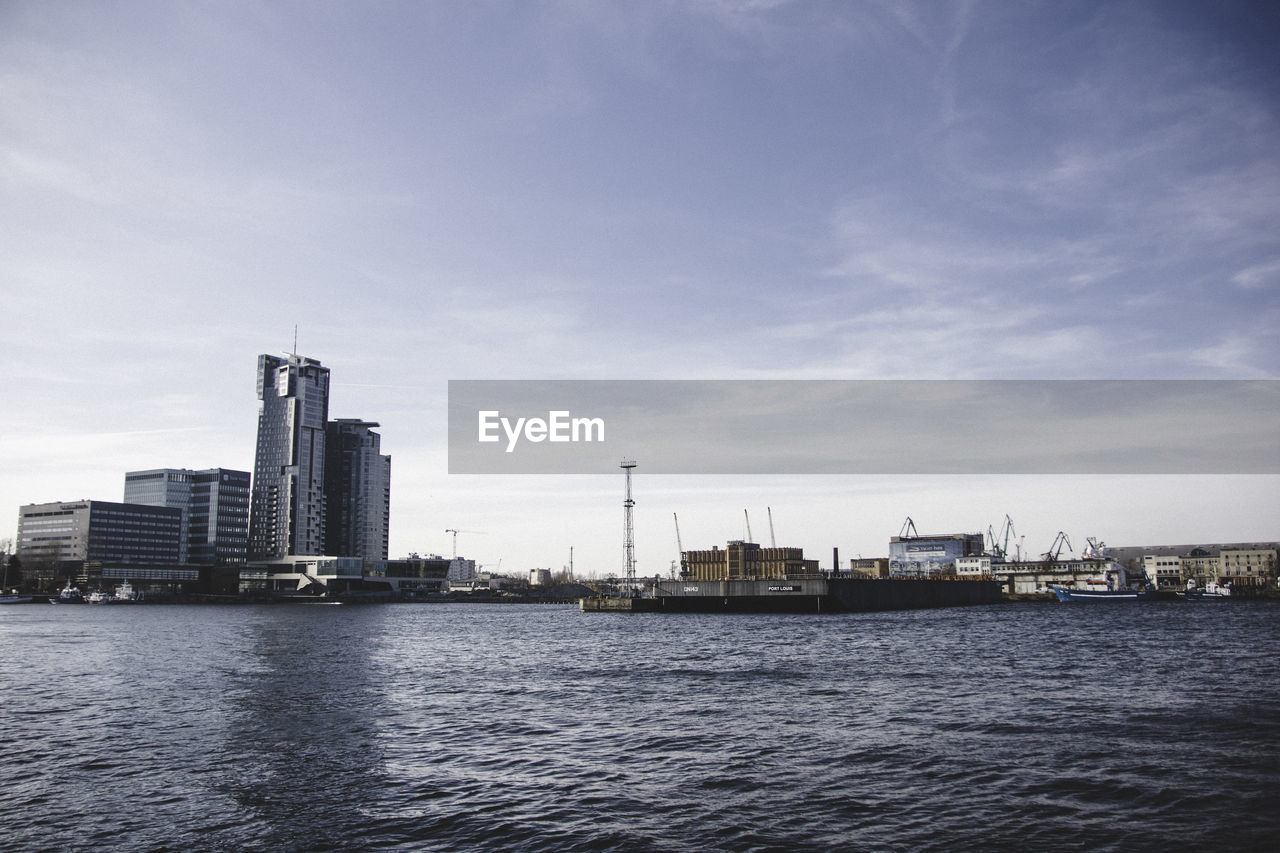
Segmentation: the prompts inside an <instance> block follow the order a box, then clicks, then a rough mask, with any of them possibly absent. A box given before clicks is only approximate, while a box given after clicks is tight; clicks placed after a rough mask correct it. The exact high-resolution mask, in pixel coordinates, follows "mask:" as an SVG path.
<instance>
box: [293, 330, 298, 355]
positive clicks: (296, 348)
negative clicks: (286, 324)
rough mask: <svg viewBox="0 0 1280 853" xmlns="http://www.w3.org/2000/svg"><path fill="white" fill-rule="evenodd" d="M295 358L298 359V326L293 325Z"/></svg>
mask: <svg viewBox="0 0 1280 853" xmlns="http://www.w3.org/2000/svg"><path fill="white" fill-rule="evenodd" d="M293 357H294V358H297V357H298V324H297V323H294V324H293Z"/></svg>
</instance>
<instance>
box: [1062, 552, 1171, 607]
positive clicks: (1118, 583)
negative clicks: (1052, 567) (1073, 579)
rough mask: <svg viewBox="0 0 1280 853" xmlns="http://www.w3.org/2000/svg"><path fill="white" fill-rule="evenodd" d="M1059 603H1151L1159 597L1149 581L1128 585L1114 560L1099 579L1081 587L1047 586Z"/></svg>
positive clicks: (1094, 579) (1144, 578) (1125, 575)
mask: <svg viewBox="0 0 1280 853" xmlns="http://www.w3.org/2000/svg"><path fill="white" fill-rule="evenodd" d="M1049 589H1050V591H1052V592H1053V594H1054V595H1056V596H1058V600H1059V601H1073V602H1079V601H1153V600H1155V599H1157V598H1159V596H1160V592H1159V590H1158V589H1157V588H1156V586H1155V584H1153V583H1151V581H1150V579H1149V578H1147V577H1145V576H1144V577H1143V579H1142V581H1141V582H1140V583H1130V582H1129V577H1128V573H1127V572H1126V570H1125V567H1124V566H1122V565H1120V564H1119V563H1117V562H1116V561H1114V560H1111V561H1110V562H1108V563H1107V565H1106V568H1105V569H1104V570H1103V572H1102V576H1101V577H1097V578H1089V579H1088V580H1086V581H1085V582H1084V586H1082V587H1074V586H1063V585H1061V584H1049Z"/></svg>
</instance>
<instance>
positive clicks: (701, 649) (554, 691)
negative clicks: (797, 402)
mask: <svg viewBox="0 0 1280 853" xmlns="http://www.w3.org/2000/svg"><path fill="white" fill-rule="evenodd" d="M1278 623H1280V606H1277V605H1274V604H1268V603H1265V602H1257V603H1246V602H1229V603H1228V602H1222V603H1209V604H1185V603H1177V604H1175V603H1169V604H1163V603H1162V604H1150V605H1132V604H1130V605H1092V606H1090V605H1062V604H1056V603H1055V604H1006V605H998V606H990V607H971V608H955V609H948V610H935V611H911V612H897V613H878V614H851V615H844V616H834V615H832V616H823V617H816V616H722V615H684V616H675V615H664V614H626V615H624V614H582V613H579V612H578V611H577V610H576V609H573V608H570V607H560V606H554V607H553V606H531V605H523V606H522V605H385V606H339V607H322V606H306V605H297V606H284V605H277V606H261V607H256V606H254V607H251V606H230V607H215V606H208V607H201V606H187V607H181V606H159V605H147V606H137V607H101V608H99V607H92V606H80V607H65V606H64V607H50V606H41V605H27V606H16V607H6V608H3V609H2V610H0V677H3V685H4V687H3V693H0V726H2V730H3V732H4V735H5V738H6V741H5V747H4V748H5V753H6V754H5V757H4V761H3V762H2V763H0V813H2V814H3V815H4V831H3V833H2V834H0V849H5V850H97V849H104V848H107V849H119V850H272V851H276V850H281V851H312V850H334V851H337V850H355V849H367V850H519V851H543V850H545V851H552V850H554V851H595V850H617V851H652V850H661V851H701V850H734V851H737V850H755V851H773V850H777V851H783V850H787V851H791V850H832V849H856V850H910V851H916V850H947V851H953V850H966V849H970V850H1002V849H1007V850H1025V849H1032V850H1089V851H1093V850H1124V851H1129V850H1247V849H1260V850H1261V849H1276V846H1277V844H1280V808H1277V795H1278V793H1280V748H1278V747H1277V744H1278V743H1280V679H1277V677H1276V674H1275V673H1276V667H1277V664H1278V663H1280V631H1277V624H1278Z"/></svg>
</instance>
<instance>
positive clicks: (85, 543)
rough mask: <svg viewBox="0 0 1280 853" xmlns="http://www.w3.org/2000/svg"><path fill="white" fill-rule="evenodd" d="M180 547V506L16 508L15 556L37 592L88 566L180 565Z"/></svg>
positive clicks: (89, 502) (96, 504)
mask: <svg viewBox="0 0 1280 853" xmlns="http://www.w3.org/2000/svg"><path fill="white" fill-rule="evenodd" d="M181 543H182V512H181V510H179V509H177V508H176V507H158V506H146V505H143V504H131V503H114V502H111V501H93V500H81V501H61V502H54V503H42V504H27V505H26V506H23V507H21V508H20V509H19V510H18V543H17V554H18V557H19V558H20V559H21V561H22V565H23V571H24V572H26V573H28V574H27V577H28V579H29V580H32V581H34V582H35V585H36V586H37V587H38V588H47V587H48V585H49V584H50V582H52V581H53V580H55V579H57V578H66V577H72V576H74V577H80V576H82V575H83V572H84V565H85V563H86V562H98V563H101V562H104V561H112V562H118V563H124V564H130V565H133V564H144V565H145V564H153V563H171V564H177V563H178V562H179V560H178V557H179V554H180V553H181Z"/></svg>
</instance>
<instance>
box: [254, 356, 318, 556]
mask: <svg viewBox="0 0 1280 853" xmlns="http://www.w3.org/2000/svg"><path fill="white" fill-rule="evenodd" d="M258 400H259V401H260V404H259V408H258V442H257V449H256V452H255V454H254V463H253V487H252V492H251V501H250V513H249V558H250V559H251V560H269V559H274V558H278V557H283V556H288V555H297V554H321V553H324V544H325V543H324V532H325V531H324V526H325V497H324V462H325V423H326V421H327V420H328V417H329V369H328V368H327V367H322V366H321V364H320V362H319V361H317V360H315V359H312V358H303V357H301V356H299V355H296V354H294V355H289V356H286V357H283V358H282V357H277V356H272V355H260V356H258Z"/></svg>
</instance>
